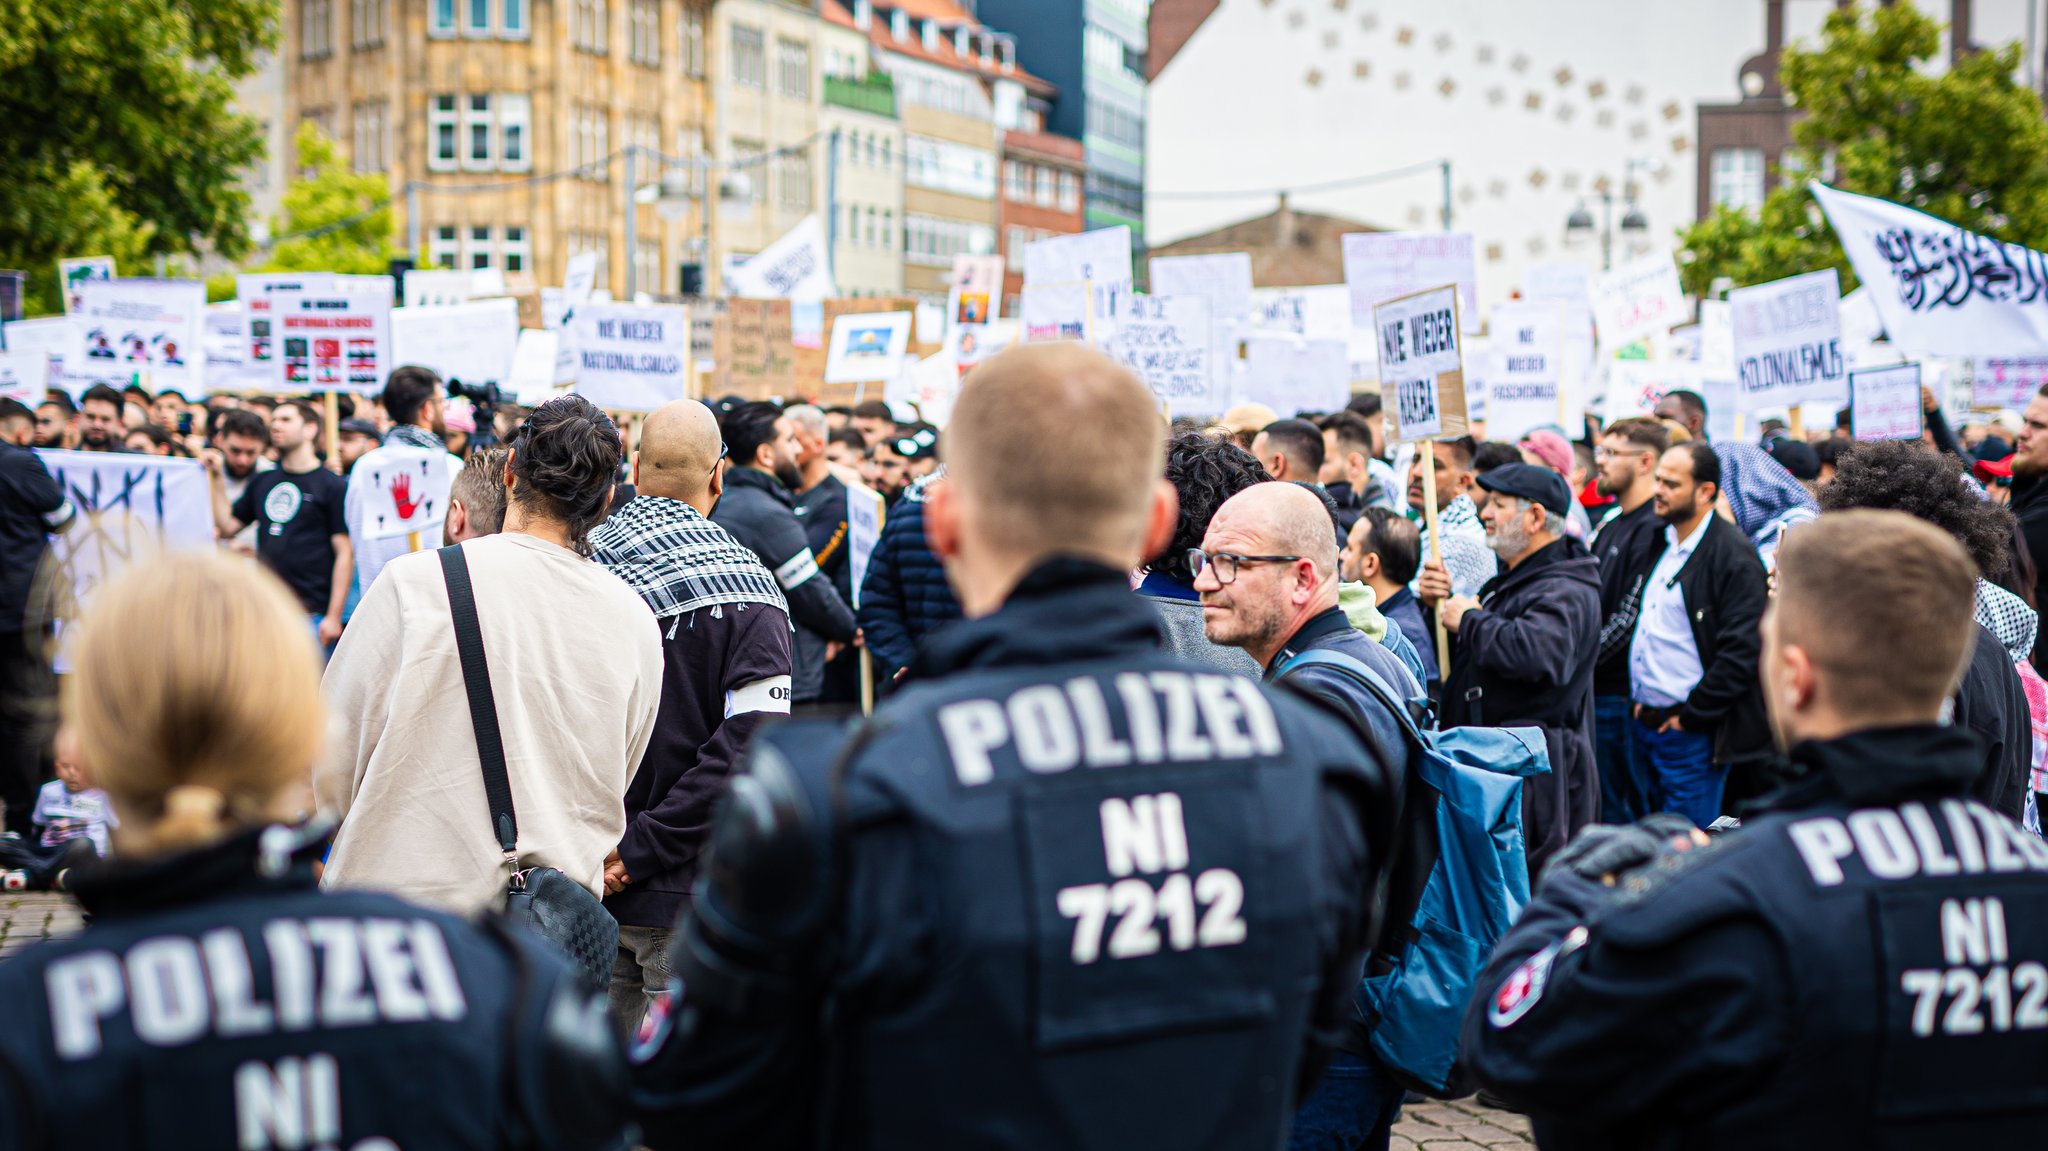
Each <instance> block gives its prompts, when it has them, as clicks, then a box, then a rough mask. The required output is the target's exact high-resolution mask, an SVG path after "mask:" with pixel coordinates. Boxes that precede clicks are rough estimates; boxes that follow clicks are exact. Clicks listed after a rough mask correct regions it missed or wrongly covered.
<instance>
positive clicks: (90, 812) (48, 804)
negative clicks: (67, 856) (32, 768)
mask: <svg viewBox="0 0 2048 1151" xmlns="http://www.w3.org/2000/svg"><path fill="white" fill-rule="evenodd" d="M32 818H33V820H34V822H35V825H36V829H37V831H36V841H37V842H38V843H40V844H42V845H43V846H44V847H61V846H63V845H64V844H67V843H70V842H71V841H72V840H74V839H80V838H84V839H90V840H92V846H93V850H95V851H97V852H99V853H100V854H101V855H105V854H107V852H108V851H109V850H110V849H111V848H112V843H111V842H110V841H109V839H108V836H107V832H108V829H110V828H115V827H119V826H120V825H121V821H120V820H119V819H118V818H116V817H115V815H114V805H113V804H112V803H110V802H108V800H107V793H106V792H104V791H101V790H100V789H99V788H97V787H88V788H86V789H84V790H83V791H73V790H71V789H70V788H68V787H66V786H64V781H63V780H61V779H53V780H51V781H50V782H48V783H46V784H44V785H43V789H42V790H41V791H40V792H37V793H36V810H35V814H34V816H33V817H32Z"/></svg>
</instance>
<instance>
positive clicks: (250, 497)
mask: <svg viewBox="0 0 2048 1151" xmlns="http://www.w3.org/2000/svg"><path fill="white" fill-rule="evenodd" d="M223 427H224V428H226V427H228V424H227V423H226V422H225V421H223ZM319 438H320V416H319V413H317V412H315V411H314V410H313V407H312V405H311V404H307V403H304V402H301V401H298V400H293V401H289V402H286V403H282V404H279V405H278V406H277V409H276V410H275V411H273V412H272V413H271V416H270V443H271V445H272V446H274V447H275V448H276V449H277V451H278V458H277V466H276V467H275V468H272V469H271V470H269V471H257V472H254V473H246V474H245V478H244V480H243V483H242V484H241V492H240V494H238V495H236V496H234V497H230V496H229V495H228V488H227V472H228V465H227V458H226V454H225V452H219V451H209V452H208V453H207V455H206V457H205V463H206V472H207V477H208V480H209V489H210V491H211V492H212V497H213V522H214V526H215V528H216V530H218V531H219V533H220V538H221V539H223V540H234V539H237V538H239V537H241V536H242V534H243V533H244V532H246V531H250V530H253V531H254V532H255V546H256V558H257V559H258V560H260V561H262V563H263V565H264V566H265V567H267V568H269V569H270V570H271V571H274V572H276V573H277V575H278V577H279V578H281V579H283V580H284V582H285V585H286V586H287V587H289V588H291V589H292V593H293V594H294V595H296V596H298V597H299V604H300V605H301V606H302V607H304V608H305V609H306V614H307V616H308V617H310V618H311V620H312V627H313V631H314V633H315V634H316V635H317V636H318V637H319V640H320V646H321V647H323V648H332V647H333V646H334V644H335V642H336V641H338V640H339V639H340V638H341V625H342V609H343V607H344V606H345V605H346V602H347V600H348V589H349V583H350V581H351V579H352V578H353V576H354V573H355V551H354V548H353V546H352V545H351V544H350V543H349V531H348V522H347V520H346V519H344V518H343V514H342V510H343V508H342V505H343V503H344V502H345V499H346V496H347V493H348V485H347V483H346V482H345V481H343V480H342V478H341V477H340V476H338V475H336V474H335V473H334V472H333V471H332V470H330V469H329V468H328V467H327V466H326V465H325V464H323V463H322V462H321V460H320V457H319V455H318V454H317V452H316V449H315V444H316V443H317V442H318V440H319Z"/></svg>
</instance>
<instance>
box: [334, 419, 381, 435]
mask: <svg viewBox="0 0 2048 1151" xmlns="http://www.w3.org/2000/svg"><path fill="white" fill-rule="evenodd" d="M334 434H335V435H338V436H347V435H357V436H371V437H375V436H376V434H377V425H376V424H373V423H371V422H370V421H368V420H365V419H362V418H360V417H357V418H353V419H346V420H343V421H341V422H340V423H338V424H336V425H335V426H334Z"/></svg>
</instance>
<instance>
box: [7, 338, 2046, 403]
mask: <svg viewBox="0 0 2048 1151" xmlns="http://www.w3.org/2000/svg"><path fill="white" fill-rule="evenodd" d="M13 327H14V326H13V325H11V324H10V325H8V330H9V331H12V330H13ZM2043 387H2048V359H2032V360H1997V359H1986V358H1983V357H1979V358H1977V359H1974V360H1971V361H1970V406H1971V407H1973V408H2000V409H2004V408H2009V409H2011V410H2013V411H2016V412H2017V411H2023V410H2025V408H2026V406H2027V405H2028V404H2030V403H2032V402H2033V399H2034V396H2035V395H2036V394H2037V393H2039V392H2040V390H2041V389H2042V388H2043Z"/></svg>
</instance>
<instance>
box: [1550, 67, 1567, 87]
mask: <svg viewBox="0 0 2048 1151" xmlns="http://www.w3.org/2000/svg"><path fill="white" fill-rule="evenodd" d="M1550 78H1551V79H1553V80H1555V81H1557V86H1558V87H1560V88H1569V87H1571V86H1572V70H1571V69H1570V68H1559V69H1558V70H1557V71H1556V72H1553V73H1551V76H1550Z"/></svg>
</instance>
